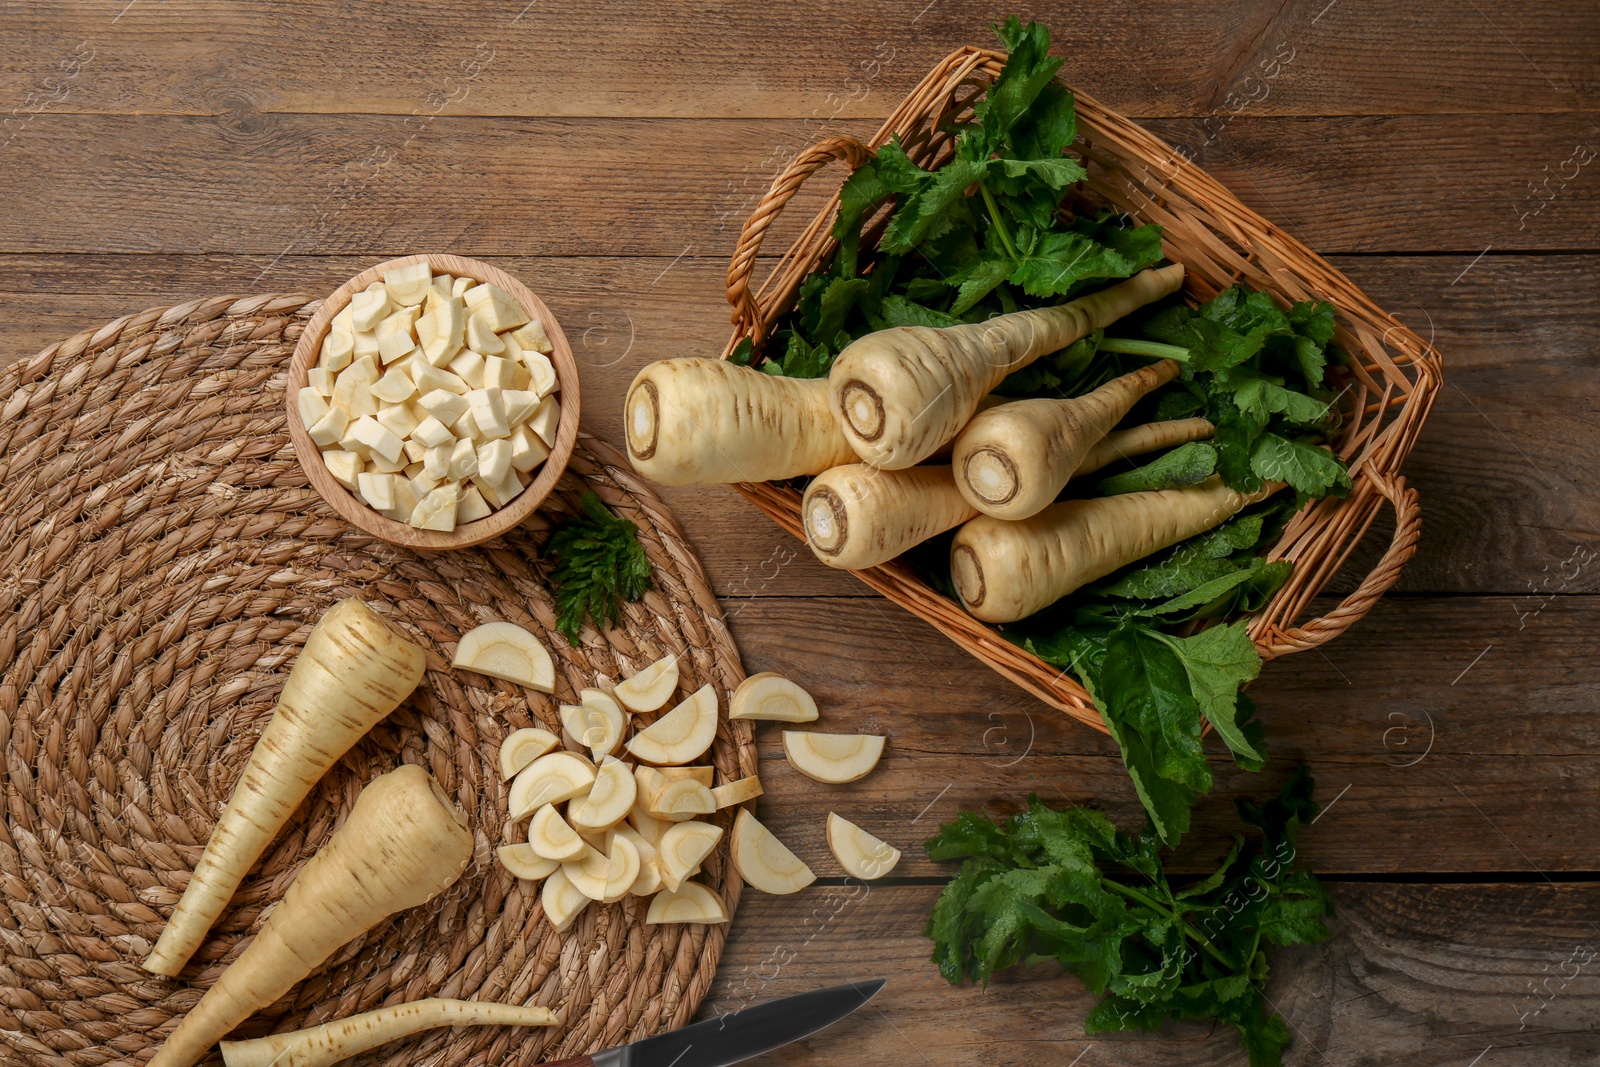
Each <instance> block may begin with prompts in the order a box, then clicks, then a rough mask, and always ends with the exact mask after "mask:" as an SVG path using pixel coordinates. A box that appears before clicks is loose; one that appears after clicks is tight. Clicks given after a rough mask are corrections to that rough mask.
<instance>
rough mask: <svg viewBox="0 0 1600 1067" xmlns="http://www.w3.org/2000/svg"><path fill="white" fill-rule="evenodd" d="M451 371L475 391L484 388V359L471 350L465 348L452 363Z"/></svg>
mask: <svg viewBox="0 0 1600 1067" xmlns="http://www.w3.org/2000/svg"><path fill="white" fill-rule="evenodd" d="M450 370H451V372H452V373H453V374H456V375H457V376H459V377H460V378H461V380H462V381H464V382H466V383H467V384H468V385H470V386H471V387H472V388H474V389H482V388H483V357H482V356H480V355H478V353H476V352H474V351H473V350H472V349H470V348H463V349H462V350H461V351H460V352H459V353H457V354H456V358H455V359H452V360H451V361H450Z"/></svg>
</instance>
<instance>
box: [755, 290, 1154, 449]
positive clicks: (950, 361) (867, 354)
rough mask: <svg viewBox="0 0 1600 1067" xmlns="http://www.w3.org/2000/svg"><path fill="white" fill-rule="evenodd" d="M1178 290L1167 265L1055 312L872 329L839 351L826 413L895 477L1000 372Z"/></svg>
mask: <svg viewBox="0 0 1600 1067" xmlns="http://www.w3.org/2000/svg"><path fill="white" fill-rule="evenodd" d="M1182 284H1183V267H1182V266H1181V265H1179V264H1174V265H1172V266H1168V267H1162V268H1160V269H1159V270H1147V271H1143V272H1141V273H1139V274H1137V275H1135V276H1134V277H1132V278H1129V279H1128V280H1127V281H1125V282H1120V283H1118V284H1117V285H1113V286H1111V287H1110V288H1108V289H1104V290H1102V291H1100V292H1098V293H1093V294H1091V295H1089V296H1084V297H1079V298H1078V299H1077V300H1070V301H1068V302H1067V303H1065V304H1061V305H1058V306H1056V307H1051V308H1036V309H1034V310H1030V311H1016V312H1012V313H1011V314H1008V315H999V316H996V317H995V318H992V319H989V320H988V321H987V322H981V323H972V324H967V325H961V326H947V327H944V328H942V329H934V328H930V327H925V326H901V327H895V328H893V329H888V330H879V331H878V332H876V333H871V334H868V335H867V336H865V337H862V338H858V339H857V340H856V341H854V342H852V343H851V344H850V345H848V346H847V347H846V348H845V350H844V351H843V352H841V353H839V358H838V359H837V360H835V361H834V364H833V369H832V370H831V371H830V372H829V374H828V403H829V406H830V408H831V409H832V411H833V413H834V415H835V417H836V418H837V419H838V425H839V429H840V430H841V431H842V432H843V434H844V436H845V438H846V439H847V440H848V442H849V443H850V445H851V447H852V448H853V449H854V450H855V453H856V454H857V455H859V456H860V457H861V459H862V460H864V461H866V462H867V463H870V464H872V465H873V466H875V467H885V468H889V469H892V470H901V469H904V468H906V467H911V466H915V465H916V464H918V463H920V462H922V461H923V460H925V459H927V458H928V457H929V456H931V455H932V454H933V453H934V452H935V451H936V450H937V449H938V448H939V446H940V445H942V444H944V442H946V441H948V440H949V439H950V438H952V437H954V436H955V434H956V432H957V431H958V430H960V429H961V427H962V426H964V425H966V423H967V420H968V419H970V418H971V417H972V414H973V412H975V411H976V410H977V409H978V404H979V402H980V401H981V400H982V399H983V398H984V396H986V395H987V394H988V393H989V392H990V391H991V390H993V389H994V387H995V386H997V385H999V384H1000V382H1001V380H1003V379H1004V378H1005V376H1006V375H1008V374H1010V373H1011V372H1012V371H1015V370H1019V369H1021V368H1022V367H1026V366H1027V365H1028V364H1030V363H1032V362H1033V361H1034V360H1036V359H1038V358H1039V357H1040V356H1043V355H1046V354H1047V353H1050V352H1055V351H1057V350H1059V349H1061V348H1064V347H1066V346H1067V345H1069V344H1071V343H1072V342H1074V341H1077V340H1079V339H1080V338H1082V337H1084V336H1085V335H1087V334H1089V333H1090V332H1092V331H1094V330H1097V329H1100V328H1102V327H1105V326H1109V325H1111V324H1112V323H1113V322H1115V321H1117V320H1118V319H1120V318H1122V317H1123V316H1124V315H1127V314H1128V313H1129V312H1131V311H1134V310H1135V309H1137V308H1139V307H1142V306H1143V305H1145V304H1148V303H1150V302H1151V301H1154V300H1159V299H1161V298H1162V297H1164V296H1167V295H1169V294H1171V293H1174V292H1176V291H1177V290H1178V287H1179V286H1180V285H1182ZM841 462H842V461H841ZM837 465H838V464H837V463H834V464H829V466H837ZM822 469H826V468H818V470H822ZM818 470H812V471H796V472H794V473H796V474H815V473H817V472H818ZM785 477H788V475H785Z"/></svg>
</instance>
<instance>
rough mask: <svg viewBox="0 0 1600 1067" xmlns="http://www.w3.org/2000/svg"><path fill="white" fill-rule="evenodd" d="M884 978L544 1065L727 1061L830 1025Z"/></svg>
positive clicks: (707, 1065) (696, 1066) (720, 1066)
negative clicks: (590, 1054)
mask: <svg viewBox="0 0 1600 1067" xmlns="http://www.w3.org/2000/svg"><path fill="white" fill-rule="evenodd" d="M883 982H884V980H883V979H882V978H877V979H874V980H872V981H870V982H846V983H845V984H844V985H836V986H832V987H831V988H828V989H813V990H812V991H811V992H809V993H796V994H795V995H794V996H792V997H782V998H780V999H778V1000H769V1001H767V1002H766V1003H765V1004H757V1005H756V1006H755V1007H753V1008H743V1009H741V1010H739V1011H735V1012H729V1013H728V1014H727V1015H719V1016H717V1017H716V1018H714V1019H707V1020H705V1021H704V1022H698V1023H695V1024H694V1025H693V1026H684V1027H680V1028H679V1029H677V1030H669V1031H668V1032H667V1033H664V1034H657V1035H656V1036H655V1037H647V1038H645V1039H644V1040H643V1041H635V1042H633V1043H632V1044H631V1045H621V1046H619V1047H617V1048H613V1049H607V1050H606V1051H604V1052H596V1053H595V1054H593V1055H592V1056H578V1057H576V1058H575V1059H570V1060H560V1061H558V1062H556V1063H547V1064H545V1065H544V1067H728V1064H730V1063H738V1062H740V1061H741V1060H747V1059H749V1058H750V1057H752V1056H759V1055H761V1054H762V1053H763V1052H771V1051H772V1050H773V1049H775V1048H779V1047H781V1046H783V1045H787V1044H788V1043H789V1042H791V1041H799V1040H800V1039H801V1038H802V1037H805V1036H806V1035H808V1034H814V1033H816V1032H817V1031H818V1030H821V1029H824V1028H825V1027H829V1026H832V1025H833V1024H834V1023H836V1022H838V1021H839V1020H840V1019H843V1018H844V1017H845V1016H846V1015H849V1014H850V1013H851V1012H853V1011H855V1010H856V1009H857V1008H859V1007H861V1005H863V1004H865V1003H866V1002H867V1001H869V1000H871V999H872V998H873V997H874V996H875V995H876V994H877V992H878V990H880V989H882V988H883Z"/></svg>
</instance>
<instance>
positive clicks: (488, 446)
mask: <svg viewBox="0 0 1600 1067" xmlns="http://www.w3.org/2000/svg"><path fill="white" fill-rule="evenodd" d="M510 470H511V442H510V441H508V440H506V439H505V438H501V439H499V440H497V441H488V442H486V443H484V444H481V445H479V446H478V476H479V477H480V478H483V479H484V480H485V481H489V482H494V483H499V482H503V481H504V480H505V477H506V474H507V472H509V471H510Z"/></svg>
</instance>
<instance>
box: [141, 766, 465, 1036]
mask: <svg viewBox="0 0 1600 1067" xmlns="http://www.w3.org/2000/svg"><path fill="white" fill-rule="evenodd" d="M471 859H472V834H471V832H470V831H468V830H467V826H466V820H465V819H464V818H463V817H462V815H461V812H460V811H458V810H457V809H456V807H455V805H454V804H452V803H451V802H450V800H449V798H448V797H446V796H445V795H444V792H443V791H442V790H441V789H440V788H439V785H438V783H437V782H435V781H434V780H433V779H432V778H431V777H429V776H428V774H427V772H425V771H423V770H422V768H420V767H415V766H410V765H408V766H405V767H401V768H400V769H399V770H396V771H391V772H389V773H388V774H385V775H382V776H381V777H378V778H375V779H373V781H372V782H371V783H370V784H369V785H368V786H367V787H366V788H365V789H363V790H362V791H361V795H360V796H359V797H357V798H356V803H355V807H354V808H352V809H351V811H350V817H349V818H348V819H346V820H345V823H344V825H343V826H341V827H340V828H339V829H338V831H336V832H335V833H334V835H333V838H332V839H331V840H330V841H329V842H328V843H327V845H326V846H325V847H324V848H323V849H322V850H321V851H320V852H318V853H317V854H316V855H315V856H313V857H312V858H311V860H310V862H308V863H307V864H306V865H305V867H304V868H303V869H302V870H301V871H300V874H299V875H298V876H297V877H296V878H295V880H294V882H293V883H292V884H291V885H290V886H289V890H288V892H286V893H285V894H284V897H283V900H282V902H280V903H279V904H278V906H277V907H276V908H274V909H273V911H272V914H271V915H270V916H269V917H268V919H267V921H266V923H265V924H264V925H263V926H262V927H261V932H260V933H258V934H256V936H255V938H254V939H253V940H252V941H251V942H250V944H249V946H248V947H247V948H246V949H245V950H244V952H242V953H241V954H240V955H239V958H238V959H237V960H235V961H234V962H233V964H232V965H231V966H230V967H228V968H227V969H226V970H225V971H223V972H222V976H221V977H220V978H218V979H217V983H216V985H214V986H212V987H211V988H210V989H209V990H207V991H206V994H205V996H204V997H202V998H201V999H200V1003H199V1004H197V1005H196V1006H195V1008H194V1010H193V1011H191V1012H189V1014H188V1015H186V1016H184V1018H183V1021H182V1022H181V1023H179V1024H178V1028H177V1029H176V1030H174V1031H173V1032H172V1036H171V1037H169V1038H168V1039H167V1043H166V1044H165V1045H162V1046H161V1049H160V1050H159V1051H158V1052H157V1053H156V1055H155V1058H154V1059H152V1060H151V1061H150V1065H149V1067H191V1065H192V1064H195V1063H198V1062H199V1061H200V1058H201V1057H202V1056H204V1055H205V1054H206V1051H207V1050H208V1049H210V1048H211V1046H212V1045H214V1044H215V1043H216V1042H217V1040H218V1039H219V1038H221V1037H222V1036H224V1035H225V1034H227V1033H228V1032H229V1031H230V1030H232V1029H233V1028H234V1027H236V1026H238V1025H239V1024H240V1023H241V1022H243V1021H244V1020H245V1019H247V1018H249V1017H250V1016H251V1015H252V1014H254V1013H255V1012H256V1011H258V1010H260V1009H261V1008H264V1007H266V1006H267V1005H268V1004H271V1003H273V1002H274V1001H276V1000H277V999H278V998H279V997H281V996H283V995H284V994H285V993H287V992H288V991H289V989H290V988H291V987H292V986H293V985H294V984H295V983H296V982H298V981H300V980H301V979H302V978H304V977H305V976H306V975H308V974H310V973H311V972H312V971H314V970H316V969H317V968H318V967H319V966H321V965H322V963H323V961H324V960H326V959H327V958H328V957H329V956H331V955H333V954H334V952H336V951H338V949H339V947H340V946H342V945H344V944H346V943H347V942H349V941H351V940H353V939H354V938H356V937H359V936H360V935H361V934H364V933H366V932H367V931H368V930H370V929H372V928H373V927H374V926H376V925H377V924H378V923H379V922H381V921H383V920H384V919H386V918H388V917H389V916H390V915H393V914H394V913H395V912H397V911H404V910H405V909H407V908H414V907H417V906H418V905H420V904H424V903H426V902H428V901H429V900H432V899H433V898H434V897H436V896H438V895H439V894H440V893H442V892H443V891H444V890H445V889H446V888H448V887H449V886H450V885H452V884H454V882H455V880H456V879H457V878H460V877H461V873H462V872H463V871H465V870H466V869H467V864H468V863H469V862H470V861H471Z"/></svg>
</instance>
